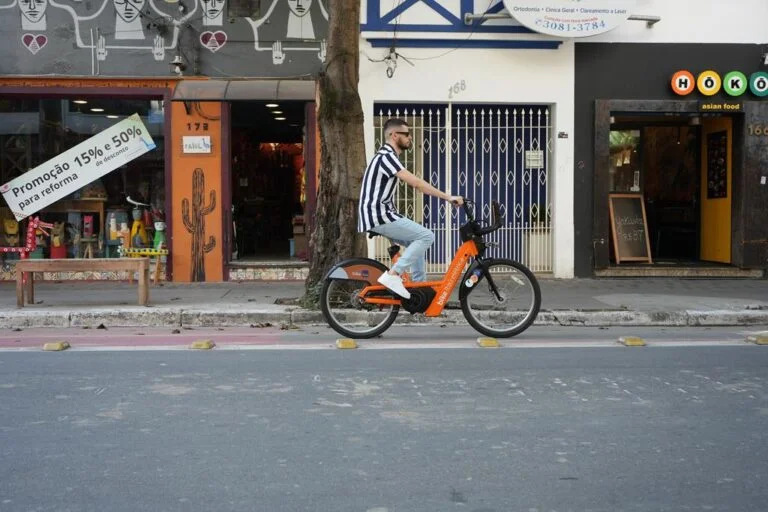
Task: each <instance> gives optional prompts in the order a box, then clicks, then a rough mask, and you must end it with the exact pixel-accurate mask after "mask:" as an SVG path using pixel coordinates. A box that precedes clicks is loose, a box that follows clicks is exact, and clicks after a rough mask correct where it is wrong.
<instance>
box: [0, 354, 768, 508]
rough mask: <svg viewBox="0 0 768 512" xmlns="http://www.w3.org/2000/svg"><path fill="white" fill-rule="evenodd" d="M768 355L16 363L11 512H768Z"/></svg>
mask: <svg viewBox="0 0 768 512" xmlns="http://www.w3.org/2000/svg"><path fill="white" fill-rule="evenodd" d="M766 368H768V348H767V347H762V346H756V345H748V344H746V343H742V344H725V345H723V346H699V345H695V344H688V345H685V346H671V345H670V344H667V345H663V344H660V345H657V346H648V347H644V348H625V347H622V348H615V349H613V348H607V346H605V347H598V348H585V347H580V348H563V347H560V346H557V347H555V346H552V347H550V348H546V347H544V348H516V349H502V350H493V349H490V350H487V349H486V350H482V349H476V350H467V349H450V348H449V349H443V350H432V349H412V350H388V349H382V350H357V351H354V350H347V351H341V350H335V351H331V350H315V349H311V348H308V349H306V350H298V351H297V350H292V351H289V350H258V351H255V350H223V351H216V350H214V351H205V352H199V351H189V350H186V351H184V350H173V351H168V350H166V351H158V350H155V351H98V352H95V351H76V350H71V351H66V352H60V353H47V352H31V351H26V352H24V351H3V352H0V405H1V406H2V415H1V416H0V460H2V464H0V510H2V511H25V512H26V511H145V510H146V511H166V510H167V511H241V510H242V511H270V512H272V511H304V510H307V511H333V512H341V511H361V512H396V511H397V512H399V511H454V510H457V511H471V512H491V511H494V512H502V511H523V512H545V511H546V512H550V511H557V512H563V511H610V512H615V511H667V510H668V511H686V510H716V511H717V510H734V511H739V512H745V511H764V510H766V503H768V488H766V481H768V480H767V478H768V442H766V441H767V439H766V437H767V436H768V432H766V426H767V425H768V389H767V388H766V379H767V378H768V374H767V372H766Z"/></svg>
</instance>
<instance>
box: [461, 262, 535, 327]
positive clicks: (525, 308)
mask: <svg viewBox="0 0 768 512" xmlns="http://www.w3.org/2000/svg"><path fill="white" fill-rule="evenodd" d="M487 272H490V273H491V279H492V280H493V282H494V284H496V286H497V288H498V290H499V292H500V293H501V295H502V301H501V302H500V301H499V300H498V298H497V297H496V295H495V294H494V293H493V291H492V290H491V286H490V283H489V281H488V279H487V275H486V273H487ZM519 292H524V293H525V295H524V296H523V295H521V294H520V293H519ZM459 300H460V302H461V310H462V312H463V313H464V318H466V319H467V322H469V324H470V325H471V326H472V327H473V328H474V329H475V330H477V331H478V332H480V333H482V334H485V335H486V336H492V337H496V338H511V337H512V336H516V335H518V334H520V333H521V332H523V331H525V330H526V329H527V328H528V327H530V325H531V324H532V323H533V322H534V320H536V316H537V315H538V314H539V308H540V307H541V288H540V287H539V282H538V281H537V280H536V277H535V276H534V275H533V273H532V272H531V271H530V270H529V269H528V268H527V267H526V266H525V265H523V264H522V263H518V262H517V261H514V260H510V259H504V258H492V259H489V260H485V261H483V262H482V264H480V262H475V263H474V264H473V265H472V266H471V267H470V268H469V270H467V272H466V274H465V275H464V280H463V282H462V284H461V288H460V290H459Z"/></svg>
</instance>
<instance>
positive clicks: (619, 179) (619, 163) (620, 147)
mask: <svg viewBox="0 0 768 512" xmlns="http://www.w3.org/2000/svg"><path fill="white" fill-rule="evenodd" d="M639 147H640V130H611V135H610V155H611V156H610V159H611V160H610V170H609V173H610V174H609V176H610V190H611V192H617V193H632V192H640V187H641V175H640V170H641V166H640V153H639Z"/></svg>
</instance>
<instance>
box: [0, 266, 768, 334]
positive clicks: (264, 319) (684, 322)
mask: <svg viewBox="0 0 768 512" xmlns="http://www.w3.org/2000/svg"><path fill="white" fill-rule="evenodd" d="M539 282H540V284H541V291H542V305H541V312H540V313H539V316H538V318H537V320H536V324H537V325H561V326H571V325H572V326H605V327H609V326H622V325H634V326H638V325H654V326H694V325H712V326H714V325H721V326H734V325H737V326H738V325H768V280H736V279H727V280H724V279H669V278H664V279H604V278H600V279H564V280H561V279H545V278H541V279H540V281H539ZM0 291H1V293H0V328H6V329H7V328H29V327H83V326H90V327H97V326H99V325H100V324H103V325H105V326H108V327H134V326H150V327H178V326H190V327H194V326H198V327H202V326H212V327H225V326H232V327H238V326H239V327H248V326H251V325H257V324H265V323H269V324H272V325H275V326H280V325H284V326H289V325H311V324H325V321H324V319H323V316H322V313H321V312H320V311H310V310H305V309H302V308H301V307H299V306H296V305H294V300H293V299H297V298H299V297H301V296H302V295H303V293H304V282H303V281H248V282H239V283H235V282H230V283H211V284H177V283H163V284H160V285H153V286H152V287H151V290H150V306H148V307H142V306H138V305H137V287H136V284H135V283H134V284H133V285H129V284H128V283H126V282H114V281H111V282H105V281H99V282H74V281H68V282H45V281H37V282H36V284H35V301H36V303H35V304H31V305H26V306H25V307H24V308H17V307H16V292H15V283H10V282H2V283H0ZM455 295H456V293H455V292H454V297H453V298H452V303H449V309H448V310H446V312H445V313H444V315H443V316H442V317H440V318H439V319H436V320H435V321H439V322H441V323H461V324H464V323H465V320H464V317H463V316H462V314H461V310H460V309H458V303H457V302H456V296H455ZM451 306H453V307H451ZM424 321H425V320H424V318H423V316H421V315H417V316H415V317H414V316H411V315H410V314H408V313H407V312H405V311H401V312H400V315H399V316H398V320H397V322H398V323H405V322H418V323H423V322H424ZM427 321H429V320H427Z"/></svg>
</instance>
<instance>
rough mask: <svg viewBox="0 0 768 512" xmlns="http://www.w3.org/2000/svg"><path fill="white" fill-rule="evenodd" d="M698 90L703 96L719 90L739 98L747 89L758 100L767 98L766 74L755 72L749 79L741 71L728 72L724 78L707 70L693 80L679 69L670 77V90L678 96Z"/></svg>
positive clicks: (767, 84) (688, 73)
mask: <svg viewBox="0 0 768 512" xmlns="http://www.w3.org/2000/svg"><path fill="white" fill-rule="evenodd" d="M694 89H698V90H699V92H700V93H701V94H703V95H704V96H714V95H715V94H717V93H718V92H720V90H721V89H723V90H725V93H726V94H727V95H728V96H734V97H735V96H741V95H742V94H744V93H745V92H747V89H749V90H750V91H751V92H752V94H754V95H755V96H757V97H758V98H764V97H765V96H768V72H765V71H756V72H754V73H752V74H751V75H750V76H749V78H747V75H745V74H744V73H742V72H741V71H730V72H728V73H726V75H725V76H724V77H722V78H721V77H720V74H719V73H717V72H716V71H712V70H707V71H702V72H701V73H699V76H698V77H696V78H694V76H693V73H691V72H690V71H687V70H685V69H681V70H680V71H678V72H677V73H675V74H674V75H672V90H673V91H674V92H675V94H677V95H679V96H688V95H689V94H691V93H692V92H693V90H694Z"/></svg>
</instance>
